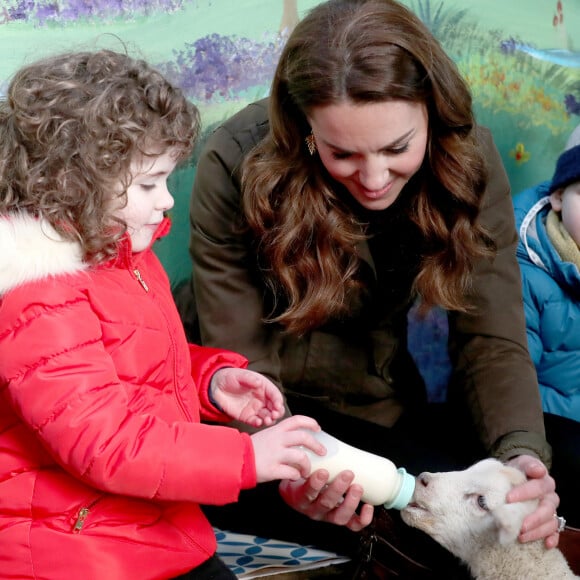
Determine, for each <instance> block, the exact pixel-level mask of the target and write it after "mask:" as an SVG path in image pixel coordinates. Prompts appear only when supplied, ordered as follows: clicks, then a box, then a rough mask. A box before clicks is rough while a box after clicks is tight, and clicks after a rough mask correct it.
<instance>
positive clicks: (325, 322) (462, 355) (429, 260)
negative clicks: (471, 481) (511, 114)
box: [191, 0, 559, 577]
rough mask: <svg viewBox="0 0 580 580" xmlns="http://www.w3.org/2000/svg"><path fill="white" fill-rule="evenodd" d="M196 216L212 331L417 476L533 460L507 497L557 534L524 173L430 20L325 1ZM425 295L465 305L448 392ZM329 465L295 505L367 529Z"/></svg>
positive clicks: (196, 254)
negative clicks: (428, 372)
mask: <svg viewBox="0 0 580 580" xmlns="http://www.w3.org/2000/svg"><path fill="white" fill-rule="evenodd" d="M191 223H192V233H191V253H192V258H193V267H194V273H195V275H194V281H193V287H194V294H195V300H196V303H197V304H196V305H197V313H198V317H199V329H200V331H201V339H202V341H203V343H204V344H208V345H214V346H218V345H219V346H221V347H225V348H229V349H231V350H237V351H239V352H241V353H243V354H244V355H245V356H247V357H248V359H249V360H250V368H252V369H253V370H256V371H259V372H260V373H262V374H264V375H266V376H268V377H269V378H271V379H272V380H273V381H274V382H276V383H277V384H278V385H279V386H280V387H281V388H283V390H284V393H285V395H286V399H287V403H288V406H289V409H290V410H291V411H292V412H293V413H297V412H301V413H306V414H309V415H312V416H313V417H315V418H317V420H318V421H319V423H320V424H321V425H322V427H323V428H324V429H326V430H327V431H329V432H330V433H332V434H333V435H335V436H337V437H339V438H342V439H343V440H346V441H347V442H349V443H351V444H354V445H358V446H360V447H363V448H365V449H367V450H370V451H373V452H375V453H379V454H382V455H385V456H388V457H389V458H391V459H392V460H393V461H395V462H396V463H398V464H400V465H404V466H405V467H406V468H407V469H408V470H409V471H411V472H414V473H418V472H419V471H420V470H424V469H428V470H431V471H432V470H441V469H452V468H460V467H464V466H466V465H468V464H469V463H471V462H472V461H474V460H475V459H478V458H480V457H482V456H484V455H492V456H495V457H497V458H499V459H501V460H502V461H506V462H510V463H513V464H515V465H517V466H519V467H520V468H521V469H522V470H524V471H525V473H526V474H527V476H528V479H529V481H528V482H527V483H526V484H524V485H523V486H521V487H520V488H518V489H517V490H514V492H513V493H512V495H511V496H510V499H511V500H514V501H515V500H519V499H523V498H528V497H540V498H541V501H540V504H539V507H538V510H537V511H536V512H535V513H534V514H533V515H532V516H530V517H529V518H528V520H526V522H524V527H523V530H522V535H521V539H522V540H524V541H525V540H530V539H534V538H541V537H544V538H546V544H547V545H548V546H554V545H556V544H557V541H558V535H557V532H556V530H557V526H558V522H557V520H556V519H555V518H554V515H555V511H556V508H557V506H558V503H559V498H558V496H557V495H556V493H555V492H554V481H553V479H552V478H551V477H550V476H549V475H548V472H547V467H549V465H550V457H551V451H550V447H549V445H548V444H547V442H546V439H545V435H544V426H543V420H542V411H541V405H540V400H539V396H538V386H537V382H536V377H535V373H534V368H533V365H532V364H531V362H530V358H529V355H528V353H527V349H526V336H525V325H524V318H523V311H522V307H521V289H520V281H519V271H518V267H517V263H516V260H515V248H516V241H517V236H516V232H515V229H514V222H513V212H512V206H511V197H510V191H509V184H508V181H507V177H506V175H505V171H504V169H503V167H502V164H501V160H500V157H499V154H498V152H497V150H496V148H495V146H494V144H493V142H492V140H491V137H490V134H489V132H488V131H486V130H485V129H482V128H478V127H476V126H475V122H474V118H473V113H472V108H471V96H470V93H469V91H468V89H467V87H466V85H465V83H464V81H463V80H462V78H461V76H460V75H459V73H458V71H457V70H456V67H455V65H454V64H453V62H452V61H451V60H450V59H449V57H447V56H446V55H445V53H444V52H443V50H442V49H441V47H440V46H439V44H438V43H437V41H436V40H435V39H434V37H433V36H432V35H431V34H430V32H429V31H428V30H427V29H426V28H425V26H424V25H423V24H422V23H421V22H420V20H419V19H418V18H417V17H415V16H414V15H413V14H412V13H411V12H410V11H408V10H407V9H406V8H404V7H403V6H402V5H400V4H398V3H396V2H393V1H391V0H362V1H356V0H350V1H349V0H329V1H328V2H324V3H322V4H320V5H318V6H317V7H315V8H314V9H313V10H312V11H311V12H310V13H309V14H308V15H307V16H306V17H305V18H304V19H303V20H302V21H301V22H300V23H299V24H298V25H297V27H296V28H295V29H294V31H293V33H292V35H291V36H290V38H289V39H288V42H287V44H286V46H285V48H284V51H283V53H282V55H281V58H280V61H279V64H278V67H277V70H276V73H275V77H274V80H273V84H272V91H271V97H270V99H269V102H267V103H266V102H264V101H263V102H259V103H255V104H253V105H250V106H249V107H247V108H246V109H244V110H243V111H241V112H240V113H238V114H237V115H235V116H234V117H233V118H232V119H230V120H228V121H226V122H225V123H224V124H223V126H221V127H220V128H218V129H217V130H216V131H215V133H214V134H213V135H212V136H211V138H210V139H209V141H208V142H207V144H206V147H205V149H204V152H203V154H202V156H201V158H200V160H199V164H198V169H197V174H196V182H195V185H194V189H193V195H192V205H191ZM416 300H420V301H421V307H422V309H423V311H427V310H428V309H429V308H431V307H433V306H435V305H438V306H441V307H443V308H444V309H446V310H447V311H448V313H449V325H450V343H449V348H450V355H451V358H452V361H453V365H454V374H453V379H452V382H451V385H450V397H449V399H450V400H449V402H448V403H447V404H446V405H442V406H438V407H435V406H433V405H428V404H427V399H426V394H425V386H424V383H423V381H422V379H421V377H420V375H419V372H418V371H417V368H416V367H415V365H414V363H413V361H412V358H411V356H410V355H409V353H408V350H407V337H406V324H407V313H408V311H409V309H410V308H411V306H412V305H413V304H414V303H415V301H416ZM353 467H354V466H353ZM324 475H325V474H324V473H316V474H314V475H313V476H312V477H311V478H310V479H309V480H308V481H307V482H305V483H304V484H303V485H302V486H301V487H299V488H297V487H295V486H291V485H290V484H287V483H283V484H282V486H281V491H282V493H283V495H284V497H285V499H286V501H287V502H288V503H289V504H290V505H292V506H293V507H295V508H296V509H298V510H300V511H302V512H304V513H308V514H309V515H311V516H312V517H313V518H315V519H323V520H326V521H330V522H334V523H342V524H347V526H348V527H350V528H351V529H355V530H357V529H360V527H361V526H364V524H365V523H366V518H367V516H368V512H364V514H363V513H362V512H361V514H360V515H357V513H356V512H355V511H354V507H353V506H355V505H356V502H355V500H354V499H353V495H352V494H353V493H354V494H356V493H360V490H358V489H357V486H351V487H350V489H349V488H348V486H349V483H350V482H351V481H352V479H349V475H350V474H348V473H346V474H344V479H341V480H340V481H338V482H337V481H335V482H333V484H332V485H330V486H328V487H327V486H326V485H325V484H326V483H327V481H326V479H325V477H324ZM347 490H348V493H347V494H346V496H345V498H346V499H345V501H344V502H343V503H340V500H341V496H342V494H343V493H344V492H346V491H347ZM359 497H360V495H359ZM345 503H346V506H345ZM365 509H366V508H365ZM213 517H214V520H213V521H214V522H215V521H216V519H215V518H216V514H215V513H214V514H213ZM361 518H362V520H361ZM283 524H284V525H283V526H281V528H282V529H281V530H280V531H281V532H282V533H285V534H286V535H288V525H287V521H286V520H284V522H283ZM302 524H304V522H302ZM276 531H277V530H274V531H273V532H271V533H272V534H274V537H280V535H278V536H276V535H275V534H276ZM305 534H306V532H305V531H304V528H302V529H301V530H300V532H299V534H298V535H299V536H300V537H302V538H304V537H309V536H305ZM313 537H314V538H315V539H318V540H320V537H321V535H320V534H314V535H313ZM318 543H320V542H318ZM448 577H450V576H448Z"/></svg>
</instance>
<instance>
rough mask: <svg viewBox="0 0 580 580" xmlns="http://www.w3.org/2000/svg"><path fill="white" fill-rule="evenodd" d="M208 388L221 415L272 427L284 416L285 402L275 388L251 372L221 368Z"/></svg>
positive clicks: (269, 382)
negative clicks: (221, 412)
mask: <svg viewBox="0 0 580 580" xmlns="http://www.w3.org/2000/svg"><path fill="white" fill-rule="evenodd" d="M209 388H210V389H211V394H212V397H213V399H214V401H216V402H217V404H218V405H219V406H220V407H221V408H222V410H223V411H224V413H226V414H227V415H229V416H230V417H232V419H237V420H238V421H242V422H243V423H247V424H248V425H252V426H253V427H262V426H264V425H265V426H268V425H272V424H273V423H275V422H276V421H277V420H278V419H279V418H280V417H282V416H283V415H284V400H283V397H282V393H281V392H280V390H279V389H278V387H277V386H276V385H275V384H274V383H272V382H271V381H269V380H268V379H267V378H266V377H264V376H262V375H261V374H259V373H256V372H254V371H250V370H248V369H238V368H230V367H228V368H223V369H220V370H218V371H216V373H215V374H214V375H213V377H212V379H211V383H210V387H209Z"/></svg>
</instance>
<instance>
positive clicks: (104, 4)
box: [7, 0, 191, 25]
mask: <svg viewBox="0 0 580 580" xmlns="http://www.w3.org/2000/svg"><path fill="white" fill-rule="evenodd" d="M188 1H191V0H92V1H91V2H87V1H86V0H61V1H55V0H17V2H15V3H14V5H13V6H12V7H10V8H8V9H7V12H8V15H9V18H10V20H27V21H29V22H33V23H36V24H39V25H43V24H46V23H47V22H60V23H66V22H74V21H76V20H81V19H85V20H86V19H98V20H100V21H107V20H111V19H114V18H123V19H130V18H133V17H134V16H137V15H144V14H151V13H154V12H175V11H177V10H181V8H183V5H184V3H185V2H188Z"/></svg>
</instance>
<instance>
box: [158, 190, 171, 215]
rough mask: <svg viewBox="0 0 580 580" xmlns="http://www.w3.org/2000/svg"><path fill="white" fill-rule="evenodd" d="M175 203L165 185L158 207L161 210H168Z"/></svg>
mask: <svg viewBox="0 0 580 580" xmlns="http://www.w3.org/2000/svg"><path fill="white" fill-rule="evenodd" d="M174 205H175V199H174V198H173V196H172V195H171V192H170V191H169V189H167V186H165V188H164V191H163V194H162V196H161V199H160V201H159V206H160V209H162V210H163V211H169V210H170V209H171V208H172V207H173V206H174Z"/></svg>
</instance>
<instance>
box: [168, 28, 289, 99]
mask: <svg viewBox="0 0 580 580" xmlns="http://www.w3.org/2000/svg"><path fill="white" fill-rule="evenodd" d="M284 40H285V39H284V37H282V36H276V37H275V38H273V39H272V40H269V41H268V40H266V41H264V42H256V41H253V40H251V39H249V38H243V37H236V36H222V35H219V34H210V35H208V36H204V37H203V38H199V39H198V40H196V41H195V42H192V43H186V44H185V47H184V48H183V49H182V50H174V51H173V54H174V60H173V61H170V62H167V63H163V64H161V65H160V66H159V68H160V70H161V72H162V73H164V74H165V75H166V76H167V77H168V78H169V79H170V80H171V81H172V82H173V83H174V84H176V85H178V86H179V87H181V89H182V90H183V91H184V92H185V94H186V95H187V96H188V97H190V98H191V99H194V100H197V101H200V100H201V101H206V102H211V101H214V100H220V99H228V98H235V96H236V94H237V93H240V92H243V91H245V90H247V89H251V88H253V87H258V86H261V85H269V84H270V81H271V79H272V76H273V73H274V69H275V67H276V63H277V61H278V57H279V55H280V51H281V48H282V46H283V44H284Z"/></svg>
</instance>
